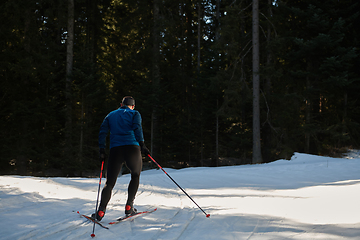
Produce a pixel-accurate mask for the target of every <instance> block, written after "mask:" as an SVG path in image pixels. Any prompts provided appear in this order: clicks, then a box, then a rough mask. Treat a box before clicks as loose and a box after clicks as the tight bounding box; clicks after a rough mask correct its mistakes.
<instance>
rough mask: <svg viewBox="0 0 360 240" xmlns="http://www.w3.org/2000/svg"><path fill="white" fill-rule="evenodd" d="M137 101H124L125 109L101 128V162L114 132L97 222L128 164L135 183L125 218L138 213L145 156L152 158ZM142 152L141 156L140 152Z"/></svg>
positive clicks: (129, 99)
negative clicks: (137, 197) (106, 142)
mask: <svg viewBox="0 0 360 240" xmlns="http://www.w3.org/2000/svg"><path fill="white" fill-rule="evenodd" d="M134 108H135V99H134V98H133V97H130V96H126V97H124V98H123V99H122V103H121V107H120V108H118V109H117V110H114V111H112V112H110V113H109V114H108V115H107V116H106V117H105V119H104V121H103V122H102V124H101V127H100V132H99V148H100V151H99V152H100V160H101V161H104V160H105V141H106V136H107V134H108V133H109V132H110V154H109V161H108V167H107V177H106V183H105V186H104V188H103V190H102V193H101V201H100V205H99V208H98V210H97V211H96V212H95V213H94V214H92V217H93V218H96V220H98V221H100V220H101V219H102V218H103V217H104V215H105V211H106V206H107V204H108V202H109V201H110V198H111V192H112V189H113V188H114V186H115V183H116V179H117V177H118V175H119V173H120V170H121V167H122V165H123V163H124V162H125V164H126V166H127V168H128V169H129V170H130V172H131V180H130V183H129V186H128V199H127V202H126V205H125V214H126V215H127V216H128V215H133V214H135V213H136V209H135V208H134V199H135V195H136V192H137V190H138V187H139V180H140V172H141V169H142V158H141V152H142V153H144V154H145V155H148V154H150V151H149V149H148V148H147V147H146V146H145V144H144V136H143V131H142V127H141V115H140V113H139V112H138V111H136V110H134ZM140 151H141V152H140Z"/></svg>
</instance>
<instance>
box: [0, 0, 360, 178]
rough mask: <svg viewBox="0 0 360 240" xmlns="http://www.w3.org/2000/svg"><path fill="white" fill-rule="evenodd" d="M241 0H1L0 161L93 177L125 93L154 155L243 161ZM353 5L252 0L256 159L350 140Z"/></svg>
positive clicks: (248, 36) (246, 65)
mask: <svg viewBox="0 0 360 240" xmlns="http://www.w3.org/2000/svg"><path fill="white" fill-rule="evenodd" d="M252 3H253V1H252V0H162V1H160V0H142V1H134V0H68V1H60V0H37V1H35V0H17V1H13V0H4V1H1V3H0V21H1V23H0V25H1V28H0V46H1V53H0V54H1V55H0V79H1V84H0V135H1V138H0V173H1V174H21V175H25V174H26V175H36V176H89V175H94V173H97V172H98V171H99V160H98V158H99V157H98V151H99V149H98V144H97V141H98V131H99V126H100V124H101V122H102V120H103V118H104V117H105V116H106V115H107V114H108V113H109V112H110V111H112V110H114V109H116V108H118V107H119V105H120V102H121V99H122V98H123V97H124V96H127V95H131V96H133V97H134V98H135V99H136V109H137V110H138V111H139V112H140V113H141V115H142V118H143V129H144V135H145V143H146V145H147V146H148V148H149V149H151V151H152V155H153V156H154V158H155V159H156V160H157V161H158V162H159V163H160V164H161V165H162V166H163V167H176V168H181V167H187V166H220V165H230V164H250V163H252V148H253V142H252V141H253V140H252V138H253V135H252V129H253V128H252V122H253V120H252V119H253V109H252V104H253V89H252V88H253V85H252V84H253V83H252V76H253V75H252V74H253V73H252V54H251V52H252V46H253V43H252ZM359 15H360V2H359V1H358V0H340V1H339V0H327V1H320V0H311V1H310V0H277V1H272V0H268V1H260V2H259V29H260V31H259V46H260V126H261V155H262V162H270V161H273V160H277V159H280V158H287V159H289V158H290V157H291V155H292V154H293V152H294V151H297V152H305V153H312V154H324V155H331V156H335V155H336V153H339V152H341V151H343V150H344V149H346V148H356V147H359V143H360V94H359V92H360V82H359V81H360V55H359V54H360V53H359V47H360V44H359V41H360V31H359V29H360V28H359V26H360V16H359ZM144 163H145V165H144V166H145V167H148V164H147V163H148V159H146V158H144ZM149 164H150V163H149Z"/></svg>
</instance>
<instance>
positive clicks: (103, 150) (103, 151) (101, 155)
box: [99, 148, 106, 162]
mask: <svg viewBox="0 0 360 240" xmlns="http://www.w3.org/2000/svg"><path fill="white" fill-rule="evenodd" d="M99 156H100V162H103V161H105V157H106V154H105V149H104V148H100V150H99Z"/></svg>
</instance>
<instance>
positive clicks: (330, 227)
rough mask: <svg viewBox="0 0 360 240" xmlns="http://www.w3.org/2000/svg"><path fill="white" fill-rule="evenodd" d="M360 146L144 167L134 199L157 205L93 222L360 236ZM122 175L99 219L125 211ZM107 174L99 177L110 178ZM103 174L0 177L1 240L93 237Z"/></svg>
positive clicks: (99, 231) (167, 229)
mask: <svg viewBox="0 0 360 240" xmlns="http://www.w3.org/2000/svg"><path fill="white" fill-rule="evenodd" d="M359 156H360V151H358V150H352V151H349V153H348V154H347V155H346V156H344V158H330V157H321V156H314V155H308V154H301V153H295V154H294V156H293V157H292V159H291V160H290V161H288V160H278V161H275V162H272V163H268V164H258V165H242V166H231V167H218V168H186V169H181V170H174V169H165V170H166V172H167V173H168V174H169V175H170V176H171V177H172V178H173V179H174V180H175V181H177V183H178V184H179V185H180V186H182V187H183V188H184V189H185V191H186V192H187V193H188V194H189V195H190V196H191V197H192V198H193V199H194V200H195V201H196V202H197V204H198V205H199V206H201V208H202V209H203V210H204V211H205V212H206V213H209V214H211V216H210V218H206V217H205V214H204V213H203V212H202V211H201V210H200V209H199V208H198V207H197V206H196V205H195V204H194V203H193V202H192V201H191V200H190V199H189V198H188V197H187V196H186V195H185V194H184V193H183V192H182V191H181V190H180V189H179V188H178V187H177V186H176V185H175V184H174V183H173V182H172V181H171V180H170V179H169V178H168V177H167V176H166V175H165V174H164V173H163V172H162V171H161V170H155V169H154V170H148V171H143V172H142V174H141V179H140V186H139V191H138V194H137V198H136V201H135V205H136V207H137V208H138V210H149V209H152V208H155V207H157V208H158V210H157V211H156V212H154V213H151V214H148V215H145V216H142V217H138V218H136V219H134V220H133V221H126V222H123V223H120V224H117V225H113V226H111V225H110V226H109V230H106V229H103V228H101V227H99V226H96V227H95V235H96V237H95V239H142V240H145V239H152V240H155V239H164V240H165V239H166V240H168V239H179V240H181V239H217V240H218V239H360V207H359V202H360V171H359V169H360V157H359ZM129 180H130V176H129V175H123V176H121V177H119V178H118V181H117V184H116V186H115V188H114V191H113V196H112V199H111V200H110V202H109V205H108V209H107V212H106V215H105V217H104V219H103V220H102V223H104V224H105V225H107V226H108V223H109V222H111V221H113V220H114V219H116V218H117V217H120V216H122V215H123V214H124V204H125V201H126V197H127V185H128V182H129ZM104 182H105V180H103V181H102V185H104ZM98 183H99V178H40V177H30V176H0V209H1V213H0V214H1V217H0V223H1V224H0V225H1V228H0V239H9V240H10V239H11V240H13V239H50V240H52V239H77V240H80V239H91V237H90V234H91V233H92V229H93V224H92V223H90V222H89V221H88V220H86V219H85V218H82V217H80V215H79V214H77V213H76V211H80V213H83V214H88V215H90V214H91V213H92V212H93V211H94V208H95V203H96V202H95V201H96V196H97V189H98Z"/></svg>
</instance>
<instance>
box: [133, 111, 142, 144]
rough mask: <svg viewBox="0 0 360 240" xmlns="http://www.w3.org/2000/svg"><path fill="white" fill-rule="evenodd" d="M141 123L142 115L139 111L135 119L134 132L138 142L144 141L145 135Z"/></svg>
mask: <svg viewBox="0 0 360 240" xmlns="http://www.w3.org/2000/svg"><path fill="white" fill-rule="evenodd" d="M141 122H142V119H141V115H140V113H139V112H138V111H136V113H135V115H134V118H133V130H134V133H135V139H136V141H137V142H141V141H144V134H143V130H142V126H141Z"/></svg>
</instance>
